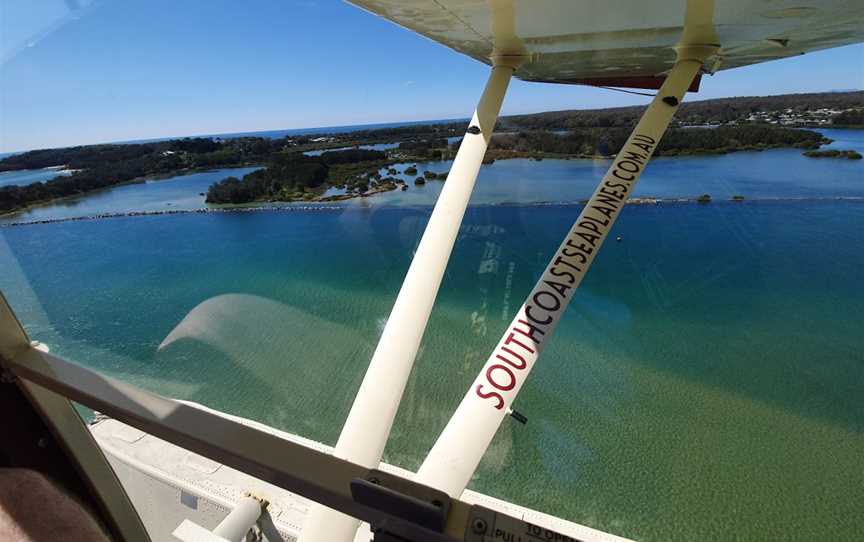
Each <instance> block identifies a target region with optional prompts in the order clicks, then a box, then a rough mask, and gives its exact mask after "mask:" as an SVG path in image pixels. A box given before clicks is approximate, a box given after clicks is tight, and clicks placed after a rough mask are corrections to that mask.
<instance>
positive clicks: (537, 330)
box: [511, 316, 552, 344]
mask: <svg viewBox="0 0 864 542" xmlns="http://www.w3.org/2000/svg"><path fill="white" fill-rule="evenodd" d="M549 319H550V320H551V319H552V317H551V316H550V317H549ZM516 321H517V322H519V323H520V324H525V325H526V326H528V331H525V330H524V329H519V328H518V327H516V326H513V327H512V328H511V329H512V330H513V331H515V332H516V333H521V334H522V335H525V336H526V337H528V338H529V339H531V340H532V341H534V342H535V343H536V344H540V339H538V338H536V337H534V334H535V333H539V334H540V335H546V332H545V331H543V330H542V329H540V328H539V327H537V326H535V325H532V324H531V323H529V322H528V321H527V320H516Z"/></svg>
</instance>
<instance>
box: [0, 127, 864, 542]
mask: <svg viewBox="0 0 864 542" xmlns="http://www.w3.org/2000/svg"><path fill="white" fill-rule="evenodd" d="M832 137H833V136H832ZM844 137H848V138H850V141H851V143H852V144H857V145H859V146H864V145H860V144H861V142H862V141H864V134H862V132H851V131H850V132H844ZM856 138H857V139H856ZM852 144H847V145H845V147H844V148H849V147H850V146H852ZM853 148H854V147H853ZM786 152H787V151H766V152H764V153H747V154H744V153H740V154H734V155H728V156H723V157H709V158H692V159H668V160H658V161H657V162H656V163H653V164H652V165H651V166H650V167H649V169H648V171H647V173H646V175H645V178H644V181H643V182H644V184H642V185H641V186H640V190H642V191H643V193H645V194H653V195H657V194H656V193H653V192H651V190H660V189H663V190H667V191H668V193H670V194H674V197H678V196H682V195H689V194H691V192H686V193H684V192H683V189H684V188H687V189H688V190H689V189H690V184H692V185H695V186H694V188H695V189H694V190H693V192H692V193H694V194H699V193H702V192H709V193H712V194H720V193H721V192H720V188H717V187H722V186H727V187H731V188H729V190H730V191H734V190H737V189H738V188H740V187H742V186H750V190H749V191H744V192H743V194H744V195H745V196H748V197H750V196H751V195H753V194H767V196H765V197H777V198H802V197H805V198H810V199H804V200H794V199H782V200H761V201H757V200H756V199H757V198H756V197H755V196H754V197H753V198H752V199H750V200H748V201H746V202H744V203H740V204H736V203H729V202H722V201H715V202H714V203H711V204H709V205H698V204H692V203H677V204H676V203H664V204H660V205H656V206H651V205H643V206H628V207H627V208H626V209H625V211H624V212H623V213H622V216H621V219H620V221H619V223H618V224H617V225H616V227H615V231H614V232H613V235H614V236H617V235H620V236H621V237H622V241H621V242H620V243H610V244H609V245H607V246H606V247H604V249H603V251H602V252H601V253H600V255H599V256H598V259H597V261H596V262H595V265H594V267H593V268H592V270H591V272H590V273H589V274H588V276H587V278H586V280H585V282H584V283H583V286H582V287H581V288H580V290H579V293H578V294H577V296H576V297H575V298H574V301H573V304H572V305H571V307H570V309H569V311H568V313H567V315H566V316H565V317H564V319H563V321H562V323H561V325H560V327H559V328H558V331H557V332H556V336H555V338H554V339H553V340H552V343H551V345H550V346H549V348H548V349H547V350H546V352H544V354H543V357H542V358H541V359H540V361H539V362H538V365H537V367H536V368H535V370H534V372H533V373H532V375H531V377H530V378H529V380H528V383H527V384H526V387H525V388H524V389H523V391H522V394H521V395H520V397H519V399H518V401H517V404H516V408H517V409H518V410H520V411H521V412H523V413H525V414H526V415H527V416H528V418H529V423H528V425H526V426H522V425H519V424H514V423H510V422H509V421H507V422H506V423H505V425H504V426H503V427H502V429H501V430H500V431H499V433H498V435H497V437H496V440H495V442H494V444H493V446H492V447H491V448H490V450H489V453H488V454H487V457H486V458H485V459H484V462H483V464H482V465H481V468H480V469H479V471H478V473H477V476H476V477H475V479H474V480H473V481H472V487H474V488H476V489H478V490H481V491H484V492H488V493H491V494H493V495H497V496H500V497H503V498H506V499H509V500H513V501H515V502H518V503H520V504H524V505H526V506H530V507H535V508H538V509H540V510H544V511H547V512H550V513H553V514H556V515H561V516H563V517H566V518H568V519H571V520H574V521H577V522H580V523H584V524H587V525H590V526H593V527H596V528H599V529H604V530H608V531H611V532H613V533H616V534H621V535H624V536H628V537H633V538H637V539H643V540H702V539H707V540H726V539H744V540H764V539H783V540H787V539H788V540H808V539H834V540H856V539H860V533H861V532H864V517H862V515H861V513H860V511H861V506H860V503H861V502H864V470H862V468H861V466H862V461H861V458H862V457H864V393H862V385H864V384H862V383H864V334H862V333H861V321H862V318H864V288H862V287H861V283H860V273H861V269H864V250H862V248H864V228H862V223H864V202H862V201H857V200H824V199H820V198H825V197H829V198H833V197H850V196H853V197H854V196H859V195H861V191H862V187H861V185H862V184H864V175H862V172H864V170H862V169H861V163H860V162H851V161H849V162H847V161H840V160H809V159H804V158H803V157H802V158H801V161H798V160H797V159H796V158H795V156H797V154H796V153H795V152H794V151H789V152H788V154H784V153H786ZM772 156H773V157H775V159H774V160H771V159H770V158H771V157H772ZM748 159H752V160H750V162H748ZM513 162H514V161H506V162H496V163H495V164H493V165H492V166H491V167H487V168H484V170H483V176H482V177H481V179H480V180H479V181H478V187H477V190H478V194H480V196H479V198H481V199H475V200H474V201H475V205H473V206H472V207H471V208H470V209H469V211H468V213H467V215H466V218H465V223H464V225H463V227H462V230H461V233H460V236H459V239H458V242H457V245H456V249H455V252H454V255H453V259H452V261H451V265H450V267H449V269H448V272H447V274H446V276H445V279H444V282H443V284H442V288H441V292H440V294H439V297H438V302H437V305H436V308H435V311H434V313H433V315H432V318H431V320H430V325H429V328H428V330H427V332H426V335H425V337H424V341H423V345H422V347H421V350H420V353H419V356H418V359H417V365H416V368H415V371H414V372H413V373H412V376H411V380H410V382H409V384H408V387H407V391H406V396H405V401H404V402H403V405H402V407H401V409H400V412H399V416H398V419H397V421H396V424H395V426H394V430H393V433H392V436H391V439H390V442H389V444H388V448H387V451H386V460H387V461H389V462H393V463H396V464H399V465H402V466H405V467H407V468H411V469H415V468H417V467H418V466H419V464H420V462H421V461H422V458H423V456H424V454H425V453H426V452H427V451H428V449H429V448H430V447H431V445H432V443H433V441H434V439H435V437H436V436H437V435H438V434H439V432H440V430H441V428H442V427H443V426H444V424H445V423H446V420H447V418H448V417H449V415H450V413H452V411H453V409H454V408H455V406H456V404H457V403H458V401H459V400H460V399H461V397H462V395H463V394H464V392H465V390H466V389H467V386H468V385H469V383H470V382H471V381H472V380H473V378H474V376H475V375H476V372H477V371H478V370H479V368H480V367H481V366H482V364H483V363H484V361H485V359H486V357H487V356H488V354H489V352H490V350H491V348H492V346H494V344H495V343H496V341H497V340H498V338H499V337H500V334H501V333H502V332H503V331H504V329H505V327H506V325H507V324H508V323H509V321H510V318H511V317H512V315H513V313H514V311H515V310H516V309H517V308H518V306H519V304H520V303H521V302H522V297H523V296H524V295H525V294H526V293H527V292H528V291H529V290H530V288H531V286H532V285H533V282H534V280H535V279H536V278H537V276H538V275H539V273H540V272H541V271H542V269H543V266H544V264H545V263H546V261H547V259H548V258H549V257H550V256H551V254H552V252H553V251H554V249H555V248H556V247H557V244H558V242H559V241H560V239H561V238H562V237H563V235H564V233H565V232H566V230H567V229H568V228H569V226H570V223H571V222H572V220H573V219H574V218H575V217H576V216H577V215H578V213H579V210H580V206H579V205H578V204H564V205H526V204H524V203H523V204H518V205H517V204H513V205H485V204H478V203H482V202H483V201H497V202H501V201H502V200H501V198H503V197H505V196H504V194H505V191H504V190H503V189H502V187H507V186H510V187H515V189H516V190H517V195H518V196H519V197H520V198H527V197H529V195H530V194H533V193H534V192H533V191H532V190H531V189H532V188H537V187H538V186H541V185H543V184H544V183H547V182H550V183H552V184H555V183H557V186H558V188H557V189H555V190H552V189H551V188H549V189H548V190H549V191H548V192H544V193H546V194H548V196H549V199H548V201H558V200H560V199H562V196H564V199H566V198H568V197H569V198H572V199H579V198H581V197H583V196H581V195H578V196H574V195H572V194H571V190H570V188H572V187H577V186H578V187H579V190H582V187H583V185H584V186H586V187H587V185H588V179H589V178H591V176H594V175H597V174H598V173H597V171H596V169H595V166H594V165H593V164H591V163H590V162H589V164H591V165H590V167H588V166H586V165H584V164H582V163H581V162H580V161H563V162H557V161H548V160H545V161H543V162H530V163H527V162H526V163H525V164H524V168H525V169H524V177H522V180H521V181H519V174H518V173H517V170H519V168H522V167H523V164H520V163H516V164H515V165H514V166H513V167H514V169H513V171H511V170H508V169H507V168H504V167H503V166H506V165H507V164H509V163H513ZM748 163H749V167H748ZM445 166H446V164H442V165H441V167H445ZM499 166H502V168H499ZM571 168H572V169H571ZM580 168H581V169H580ZM855 168H858V169H855ZM420 169H421V171H422V170H423V169H427V168H425V167H424V166H423V165H421V167H420ZM428 169H432V168H428ZM597 169H600V170H602V167H599V166H598V168H597ZM574 171H583V174H581V175H584V178H583V177H582V176H580V175H579V174H575V173H573V178H572V179H571V182H570V184H569V185H567V184H566V182H567V181H566V180H565V179H564V176H565V175H567V174H568V173H567V172H571V173H572V172H574ZM688 171H689V172H688ZM496 172H503V173H507V175H503V173H502V175H500V176H499V175H495V174H493V173H496ZM733 173H734V175H733ZM760 175H762V176H763V177H762V178H763V182H762V184H759V183H758V182H757V181H758V179H759V176H760ZM183 179H188V177H185V178H179V179H177V180H174V181H159V182H156V183H153V184H147V185H129V186H126V187H120V188H118V189H115V190H122V189H128V190H130V191H132V195H133V196H134V198H132V196H130V195H129V193H126V196H124V197H123V198H120V199H117V200H115V201H114V203H115V204H121V205H124V206H126V207H130V206H132V202H135V201H138V200H137V198H142V197H143V196H142V194H144V193H145V191H146V190H148V189H156V190H163V189H164V190H168V188H166V187H170V186H172V185H173V184H174V183H176V182H181V183H182V182H183ZM529 179H530V180H529ZM710 179H723V180H724V181H723V182H722V183H721V182H719V181H711V180H710ZM204 181H205V180H200V182H201V183H202V184H203V182H204ZM190 182H191V181H190ZM712 182H713V183H714V184H712V185H711V186H712V187H714V188H712V189H711V190H703V189H702V188H701V186H705V184H704V183H712ZM161 183H165V184H161ZM687 183H690V184H687ZM699 183H703V184H702V185H700V184H699ZM724 183H725V184H724ZM736 183H737V184H736ZM748 183H750V184H748ZM856 183H857V184H856ZM436 184H440V183H435V182H430V183H428V184H427V185H426V187H430V186H431V187H435V186H436ZM176 186H179V185H176ZM550 186H551V185H550ZM568 186H569V187H570V188H567V189H566V190H565V187H568ZM520 187H521V188H520ZM676 187H677V190H676ZM190 189H191V187H190ZM178 190H179V192H178V193H177V194H176V195H174V196H172V197H175V198H181V197H184V196H183V195H182V194H185V193H186V192H185V188H184V189H178ZM195 190H197V188H196V189H195ZM544 190H546V188H544ZM109 192H110V191H109ZM420 192H421V191H420V190H415V187H414V186H412V187H411V188H410V189H409V190H408V191H407V192H405V193H401V194H397V193H392V194H393V195H394V196H395V195H403V194H404V195H410V194H418V193H420ZM431 192H432V191H430V193H431ZM499 192H500V194H502V196H498V198H499V199H495V197H496V196H495V194H498V193H499ZM101 194H104V193H100V196H96V197H101ZM586 195H587V194H586ZM507 197H511V198H512V194H511V195H510V196H507ZM130 198H132V199H130ZM482 198H486V199H485V200H484V199H482ZM157 199H158V198H157ZM718 199H719V198H718ZM87 201H88V200H87V199H84V200H83V201H82V203H83V204H86V203H87ZM160 201H162V202H163V203H164V201H165V200H164V199H163V200H160ZM372 201H378V200H376V199H375V198H366V199H364V200H360V202H361V203H358V204H354V205H345V206H343V207H342V208H340V209H338V210H334V211H331V212H303V211H298V212H294V213H243V214H240V213H238V214H218V215H174V216H146V217H134V218H116V219H106V220H95V221H84V222H65V223H56V224H44V225H34V226H22V227H14V228H2V229H0V269H2V273H0V289H2V291H3V292H4V293H5V294H6V296H7V297H8V298H9V300H10V302H11V303H12V305H13V307H14V309H15V310H16V312H17V313H18V316H19V318H20V319H21V320H22V321H23V322H24V324H25V326H26V327H27V329H28V331H29V332H30V334H31V335H32V336H33V338H35V339H38V340H41V341H44V342H47V343H48V344H50V345H51V348H52V351H53V352H56V353H59V354H60V355H63V356H66V357H69V358H71V359H73V360H75V361H77V362H79V363H82V364H85V365H87V366H89V367H93V368H95V369H98V370H100V371H102V372H104V373H106V374H109V375H112V376H116V377H119V378H122V379H124V380H127V381H130V382H133V383H136V384H138V385H141V386H144V387H147V388H149V389H152V390H155V391H157V392H160V393H163V394H166V395H172V396H175V397H180V398H183V399H189V400H193V401H198V402H200V403H203V404H206V405H209V406H212V407H214V408H218V409H221V410H225V411H227V412H231V413H235V414H238V415H241V416H246V417H249V418H253V419H257V420H261V421H263V422H265V423H268V424H270V425H273V426H275V427H279V428H281V429H284V430H287V431H290V432H294V433H299V434H302V435H305V436H307V437H310V438H313V439H316V440H320V441H323V442H327V443H331V444H332V443H334V442H335V440H336V438H337V436H338V433H339V430H340V428H341V425H342V422H343V421H344V418H345V415H346V414H347V411H348V409H349V408H350V404H351V398H352V397H353V395H354V393H355V391H356V389H357V387H358V386H359V383H360V380H361V379H362V376H363V372H364V370H365V367H366V365H367V363H368V360H369V358H370V356H371V354H372V351H373V350H374V346H375V343H376V341H377V338H378V336H379V335H380V333H381V329H382V327H383V324H384V322H385V321H386V318H387V315H388V313H389V309H390V307H391V305H392V302H393V300H394V298H395V295H396V292H397V291H398V287H399V284H400V282H401V279H402V276H403V275H404V272H405V270H406V269H407V266H408V263H409V261H410V258H411V254H412V251H413V250H414V249H415V248H416V244H417V242H418V239H419V236H420V234H421V233H422V230H423V228H424V226H425V224H426V221H427V220H428V216H429V211H430V209H429V207H428V206H424V205H423V204H422V201H424V200H417V201H415V202H413V203H417V205H407V206H406V205H405V203H406V202H399V201H398V200H395V201H391V202H390V204H387V205H382V204H370V203H368V202H372ZM382 201H383V197H382ZM529 201H530V200H529ZM362 202H366V203H362ZM407 203H411V202H407ZM92 205H95V203H92ZM100 205H101V204H100ZM136 205H137V203H136ZM43 209H44V210H43V212H45V213H50V212H59V210H58V209H56V208H51V207H45V208H43ZM52 209H53V210H52ZM49 256H50V257H49ZM489 258H492V259H493V260H494V261H495V262H496V263H495V265H493V266H491V269H492V272H481V271H482V270H488V269H490V266H489V265H488V262H485V263H484V265H483V266H481V262H484V260H488V259H489ZM160 345H161V346H160Z"/></svg>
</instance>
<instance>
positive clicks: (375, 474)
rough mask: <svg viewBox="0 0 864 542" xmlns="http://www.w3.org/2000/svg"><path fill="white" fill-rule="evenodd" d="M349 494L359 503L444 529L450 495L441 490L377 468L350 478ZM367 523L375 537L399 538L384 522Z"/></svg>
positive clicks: (448, 510) (412, 521) (384, 538)
mask: <svg viewBox="0 0 864 542" xmlns="http://www.w3.org/2000/svg"><path fill="white" fill-rule="evenodd" d="M351 496H352V497H354V500H355V501H356V502H357V503H359V504H363V505H365V506H368V507H370V508H375V509H376V510H381V511H383V512H386V513H387V514H389V515H391V516H396V517H398V518H400V519H404V520H406V521H409V522H411V523H413V524H415V525H418V526H420V527H424V528H426V529H429V530H431V531H435V532H438V533H440V532H443V531H444V526H445V525H446V524H447V514H448V513H449V512H450V497H449V496H448V495H447V494H446V493H444V492H443V491H439V490H437V489H433V488H431V487H428V486H424V485H422V484H418V483H416V482H412V481H410V480H405V479H404V478H400V477H398V476H394V475H392V474H388V473H386V472H382V471H380V470H377V469H373V470H370V471H369V472H368V473H367V474H366V476H365V477H363V478H355V479H353V480H351ZM371 526H372V532H373V533H374V535H375V539H376V540H379V541H381V540H402V539H403V538H402V537H401V536H400V533H397V532H393V531H391V530H390V529H389V528H388V524H387V522H386V521H383V522H381V523H378V524H375V523H373V524H372V525H371Z"/></svg>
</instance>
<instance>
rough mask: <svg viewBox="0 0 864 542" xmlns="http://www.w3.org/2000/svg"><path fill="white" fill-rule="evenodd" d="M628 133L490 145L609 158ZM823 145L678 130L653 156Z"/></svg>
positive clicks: (751, 133)
mask: <svg viewBox="0 0 864 542" xmlns="http://www.w3.org/2000/svg"><path fill="white" fill-rule="evenodd" d="M629 134H630V129H629V128H583V129H577V130H573V131H571V132H568V133H566V134H555V133H552V132H548V131H545V130H540V131H532V132H517V133H512V134H500V135H495V136H494V137H493V138H492V145H493V148H494V149H504V150H508V151H515V152H521V153H536V152H540V153H549V154H568V155H581V156H590V155H602V156H609V155H612V154H617V153H618V151H619V150H620V149H621V147H622V146H623V145H624V142H625V141H626V140H627V136H628V135H629ZM826 142H827V140H826V139H825V138H824V137H823V136H822V135H821V134H819V133H817V132H813V131H811V130H799V129H794V128H781V127H777V126H766V125H747V126H720V127H718V128H679V129H672V130H669V131H668V132H667V133H666V135H665V136H663V139H662V140H661V141H660V145H659V146H658V148H657V154H659V155H667V156H671V155H677V154H709V153H710V154H716V153H724V152H730V151H736V150H758V149H766V148H771V147H781V146H782V147H800V148H807V149H815V148H818V147H819V145H820V144H823V143H826Z"/></svg>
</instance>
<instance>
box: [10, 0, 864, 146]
mask: <svg viewBox="0 0 864 542" xmlns="http://www.w3.org/2000/svg"><path fill="white" fill-rule="evenodd" d="M68 6H73V7H77V9H75V10H74V11H73V12H72V14H71V15H70V10H69V9H68ZM487 71H488V68H487V67H486V66H483V65H481V64H479V63H478V62H476V61H473V60H471V59H469V58H467V57H464V56H461V55H459V54H456V53H454V52H452V51H451V50H449V49H447V48H445V47H443V46H441V45H438V44H436V43H434V42H432V41H430V40H428V39H425V38H422V37H420V36H418V35H416V34H413V33H411V32H409V31H406V30H403V29H401V28H399V27H397V26H395V25H393V24H391V23H389V22H387V21H385V20H383V19H380V18H378V17H375V16H373V15H371V14H369V13H366V12H364V11H362V10H359V9H357V8H355V7H352V6H350V5H347V4H345V3H343V2H340V1H336V0H317V1H300V0H298V1H291V0H254V1H247V2H238V1H236V0H232V1H229V0H206V1H205V0H150V1H145V0H128V1H122V2H121V1H119V0H113V1H112V0H0V81H2V83H0V152H3V151H14V150H22V149H31V148H42V147H57V146H65V145H72V144H85V143H96V142H105V141H122V140H130V139H142V138H151V137H165V136H182V135H194V134H208V133H224V132H241V131H253V130H270V129H285V128H304V127H313V126H333V125H346V124H363V123H376V122H395V121H404V120H420V119H438V118H457V117H467V116H469V115H470V113H471V111H472V110H473V107H474V104H475V101H476V98H477V96H478V94H479V92H480V90H481V89H482V86H483V83H484V81H485V78H486V74H487ZM862 87H864V46H861V45H855V46H850V47H844V48H841V49H835V50H831V51H824V52H817V53H812V54H809V55H804V56H802V57H797V58H794V59H789V60H783V61H777V62H773V63H769V64H765V65H762V66H759V67H755V68H754V67H749V68H740V69H735V70H729V71H726V72H720V73H719V74H717V75H716V76H714V77H712V78H707V79H706V80H704V81H703V87H702V88H703V90H702V92H700V93H699V94H698V95H697V96H695V97H691V99H693V98H698V99H704V98H713V97H720V96H740V95H764V94H782V93H787V92H810V91H823V90H835V89H852V88H855V89H860V88H862ZM645 100H646V99H645V98H641V97H638V96H632V95H627V94H621V93H617V92H611V91H606V90H602V89H592V88H586V87H578V86H565V85H541V84H531V83H524V82H521V81H514V83H513V85H512V86H511V91H510V93H509V94H508V96H507V100H506V102H505V105H504V114H515V113H528V112H536V111H548V110H555V109H572V108H595V107H606V106H615V105H626V104H634V103H644V102H645Z"/></svg>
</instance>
